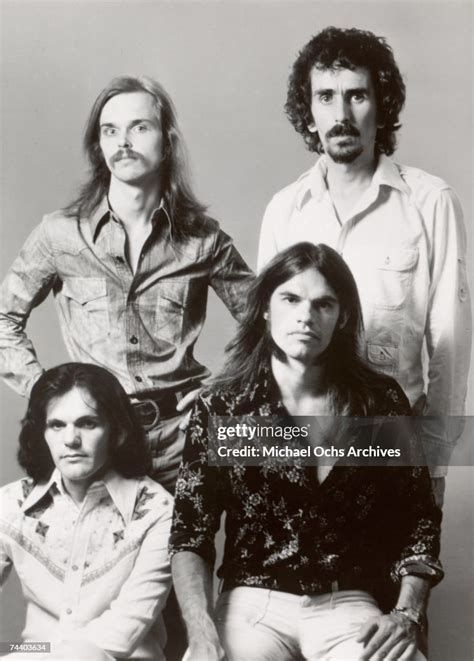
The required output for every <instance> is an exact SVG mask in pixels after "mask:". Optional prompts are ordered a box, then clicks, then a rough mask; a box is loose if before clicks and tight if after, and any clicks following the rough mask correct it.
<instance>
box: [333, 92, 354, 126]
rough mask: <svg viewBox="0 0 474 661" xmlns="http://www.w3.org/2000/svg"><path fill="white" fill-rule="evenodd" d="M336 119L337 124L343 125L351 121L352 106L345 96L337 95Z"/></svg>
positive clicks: (335, 98)
mask: <svg viewBox="0 0 474 661" xmlns="http://www.w3.org/2000/svg"><path fill="white" fill-rule="evenodd" d="M333 108H334V119H335V121H336V122H337V123H340V124H342V123H343V122H344V121H346V120H348V119H349V114H350V105H349V103H348V102H347V100H346V98H345V97H344V95H343V94H336V95H335V97H334V104H333Z"/></svg>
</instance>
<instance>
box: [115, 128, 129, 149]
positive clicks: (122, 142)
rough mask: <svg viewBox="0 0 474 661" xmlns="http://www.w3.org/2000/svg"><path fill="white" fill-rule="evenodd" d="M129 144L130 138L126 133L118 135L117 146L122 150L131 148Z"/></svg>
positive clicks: (124, 131)
mask: <svg viewBox="0 0 474 661" xmlns="http://www.w3.org/2000/svg"><path fill="white" fill-rule="evenodd" d="M131 144H132V143H131V142H130V136H129V134H128V131H126V130H123V131H122V132H121V133H120V135H119V140H118V146H119V147H121V148H122V149H126V148H128V147H131Z"/></svg>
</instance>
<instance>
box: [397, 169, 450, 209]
mask: <svg viewBox="0 0 474 661" xmlns="http://www.w3.org/2000/svg"><path fill="white" fill-rule="evenodd" d="M395 165H396V167H397V169H398V171H399V174H400V177H401V178H402V180H403V181H404V183H405V184H406V185H407V186H408V188H409V189H410V192H411V195H412V197H413V198H414V200H415V202H416V203H418V204H419V205H425V204H428V203H429V202H430V201H432V202H433V203H435V202H436V201H437V200H439V199H443V198H455V199H457V196H456V193H455V191H454V189H453V188H452V187H451V186H450V185H449V184H448V183H447V182H446V181H444V179H441V177H438V176H436V175H433V174H430V173H429V172H425V170H421V169H420V168H415V167H411V166H408V165H400V164H398V163H396V164H395Z"/></svg>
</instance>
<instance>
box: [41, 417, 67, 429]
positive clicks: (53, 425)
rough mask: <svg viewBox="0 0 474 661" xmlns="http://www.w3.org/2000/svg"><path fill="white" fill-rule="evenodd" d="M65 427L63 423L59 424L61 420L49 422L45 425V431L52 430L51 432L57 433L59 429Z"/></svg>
mask: <svg viewBox="0 0 474 661" xmlns="http://www.w3.org/2000/svg"><path fill="white" fill-rule="evenodd" d="M65 426H66V425H65V424H64V422H61V420H50V422H48V423H47V425H46V428H47V429H52V430H53V431H59V430H60V429H63V428H64V427H65Z"/></svg>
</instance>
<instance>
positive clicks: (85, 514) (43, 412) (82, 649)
mask: <svg viewBox="0 0 474 661" xmlns="http://www.w3.org/2000/svg"><path fill="white" fill-rule="evenodd" d="M19 442H20V448H19V452H18V459H19V463H20V465H21V466H22V467H23V468H24V469H25V471H26V473H27V477H24V478H22V479H20V480H17V481H16V482H13V483H12V484H8V485H6V486H4V487H2V488H1V489H0V505H1V506H0V583H2V584H3V583H4V582H5V580H6V578H7V576H8V574H9V573H10V571H11V569H12V568H15V569H16V570H17V572H18V576H19V578H20V582H21V586H22V590H23V595H24V598H25V601H26V619H25V626H24V628H23V632H22V640H23V642H24V645H22V644H18V645H17V646H15V645H12V649H13V650H15V648H20V650H21V648H22V647H23V650H21V652H20V653H19V654H18V655H15V656H14V658H18V659H21V658H28V659H32V658H41V659H51V660H52V659H55V660H57V661H58V660H59V661H65V660H66V659H88V661H113V659H115V658H127V659H142V660H144V659H149V660H151V659H154V660H158V659H159V660H161V661H164V658H165V657H164V655H163V648H164V646H165V641H166V634H165V631H164V626H163V619H162V611H163V607H164V605H165V603H166V599H167V596H168V593H169V590H170V587H171V572H170V566H169V560H168V553H167V547H168V538H169V530H170V524H171V512H172V503H173V499H172V497H171V496H170V495H169V494H168V493H167V491H166V490H165V489H164V488H163V487H162V486H160V485H159V484H157V483H156V482H154V481H153V480H152V479H151V478H149V477H147V476H146V474H147V472H148V471H149V470H150V466H151V456H150V451H149V449H148V447H147V443H146V440H145V435H144V432H143V429H142V427H141V425H140V423H139V421H138V419H137V417H136V415H135V412H134V410H133V407H132V405H131V403H130V401H129V399H128V397H127V395H126V393H125V391H124V390H123V388H122V386H121V385H120V383H119V382H118V381H117V379H116V378H115V377H114V376H113V375H112V374H110V372H108V371H107V370H105V369H103V368H102V367H99V366H97V365H90V364H85V363H66V364H64V365H59V366H57V367H53V368H52V369H49V370H47V371H46V372H44V373H43V374H42V375H41V377H40V378H39V379H38V381H37V382H36V383H35V385H34V386H33V389H32V392H31V397H30V400H29V403H28V408H27V411H26V414H25V417H24V419H23V421H22V428H21V433H20V438H19ZM38 641H46V642H48V643H49V644H50V646H51V649H50V652H47V651H46V650H45V649H44V648H45V646H44V645H43V644H41V643H39V642H38ZM35 649H36V652H37V653H35ZM27 650H31V654H28V653H24V652H26V651H27ZM43 652H44V654H43ZM8 658H10V656H9V657H8Z"/></svg>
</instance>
